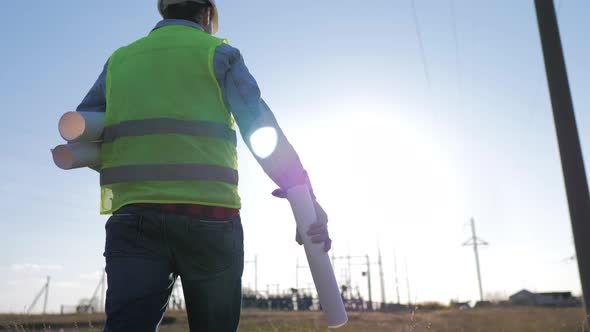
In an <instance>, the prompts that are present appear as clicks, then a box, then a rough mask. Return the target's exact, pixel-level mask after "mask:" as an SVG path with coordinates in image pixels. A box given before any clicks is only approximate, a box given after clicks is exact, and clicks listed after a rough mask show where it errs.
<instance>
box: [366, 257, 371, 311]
mask: <svg viewBox="0 0 590 332" xmlns="http://www.w3.org/2000/svg"><path fill="white" fill-rule="evenodd" d="M365 259H366V261H367V288H368V289H369V305H368V306H367V309H368V310H369V311H373V293H372V292H371V261H370V260H369V255H365Z"/></svg>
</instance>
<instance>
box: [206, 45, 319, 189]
mask: <svg viewBox="0 0 590 332" xmlns="http://www.w3.org/2000/svg"><path fill="white" fill-rule="evenodd" d="M214 70H215V75H216V77H217V81H218V82H219V85H220V87H221V91H222V93H223V96H224V100H225V104H226V106H227V108H228V109H229V110H230V112H231V113H232V114H233V116H234V118H235V120H236V123H237V124H238V127H239V128H240V133H241V135H242V138H243V139H244V142H245V143H246V145H247V146H248V148H249V149H250V151H251V152H252V154H253V155H254V157H255V158H256V160H257V161H258V163H259V164H260V165H261V166H262V169H263V170H264V171H265V173H266V174H267V175H268V176H269V177H270V178H271V179H272V180H273V181H274V182H275V183H276V184H277V185H278V186H279V187H281V188H282V189H288V188H291V187H293V186H296V185H300V184H306V185H308V186H309V187H310V188H311V185H310V183H309V178H308V177H307V173H306V172H305V169H304V168H303V165H302V163H301V161H300V159H299V156H298V155H297V152H296V151H295V149H294V148H293V146H292V145H291V144H290V143H289V141H288V140H287V137H286V136H285V134H284V133H283V131H282V130H281V127H280V126H279V124H278V122H277V119H276V118H275V116H274V114H273V112H272V111H271V109H270V107H269V106H268V105H267V104H266V102H264V100H263V99H262V98H261V93H260V88H259V87H258V83H257V82H256V80H255V79H254V77H253V76H252V74H250V71H249V70H248V68H247V67H246V64H245V61H244V58H243V57H242V55H241V53H240V51H239V50H238V49H236V48H234V47H232V46H229V45H227V44H222V45H220V46H219V47H218V48H217V50H216V53H215V57H214ZM263 127H272V128H274V129H275V131H276V132H277V145H276V148H275V151H274V152H273V153H272V154H271V155H270V156H269V157H267V158H264V159H263V158H259V157H258V156H257V155H256V154H255V153H254V152H253V149H252V145H251V143H250V136H251V135H252V133H254V132H256V130H258V129H260V128H263Z"/></svg>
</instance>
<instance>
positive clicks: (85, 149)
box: [51, 142, 100, 170]
mask: <svg viewBox="0 0 590 332" xmlns="http://www.w3.org/2000/svg"><path fill="white" fill-rule="evenodd" d="M51 154H52V155H53V161H54V162H55V165H57V167H59V168H61V169H66V170H68V169H74V168H81V167H96V166H99V165H100V144H99V143H86V142H84V143H72V144H65V145H58V146H57V147H56V148H55V149H53V150H51Z"/></svg>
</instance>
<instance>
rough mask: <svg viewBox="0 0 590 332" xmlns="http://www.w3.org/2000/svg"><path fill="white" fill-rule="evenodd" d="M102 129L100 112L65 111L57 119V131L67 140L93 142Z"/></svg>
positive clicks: (99, 135)
mask: <svg viewBox="0 0 590 332" xmlns="http://www.w3.org/2000/svg"><path fill="white" fill-rule="evenodd" d="M103 130H104V113H102V112H67V113H66V114H64V115H62V117H61V119H59V133H60V135H61V137H63V139H65V140H66V141H68V142H93V141H97V140H99V139H100V138H101V136H102V132H103Z"/></svg>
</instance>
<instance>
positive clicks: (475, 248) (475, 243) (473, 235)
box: [463, 218, 488, 302]
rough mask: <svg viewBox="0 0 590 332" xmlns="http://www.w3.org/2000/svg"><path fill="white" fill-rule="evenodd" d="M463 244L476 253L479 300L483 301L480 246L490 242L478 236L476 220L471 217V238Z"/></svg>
mask: <svg viewBox="0 0 590 332" xmlns="http://www.w3.org/2000/svg"><path fill="white" fill-rule="evenodd" d="M463 245H464V246H470V247H473V252H474V253H475V267H476V269H477V281H478V284H479V300H480V301H482V302H483V300H484V298H483V287H482V285H481V269H480V266H479V251H478V248H479V247H480V246H487V245H488V243H487V242H486V241H484V240H482V239H480V238H478V237H477V234H476V232H475V220H474V219H473V218H471V238H470V239H469V240H467V241H465V243H463Z"/></svg>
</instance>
